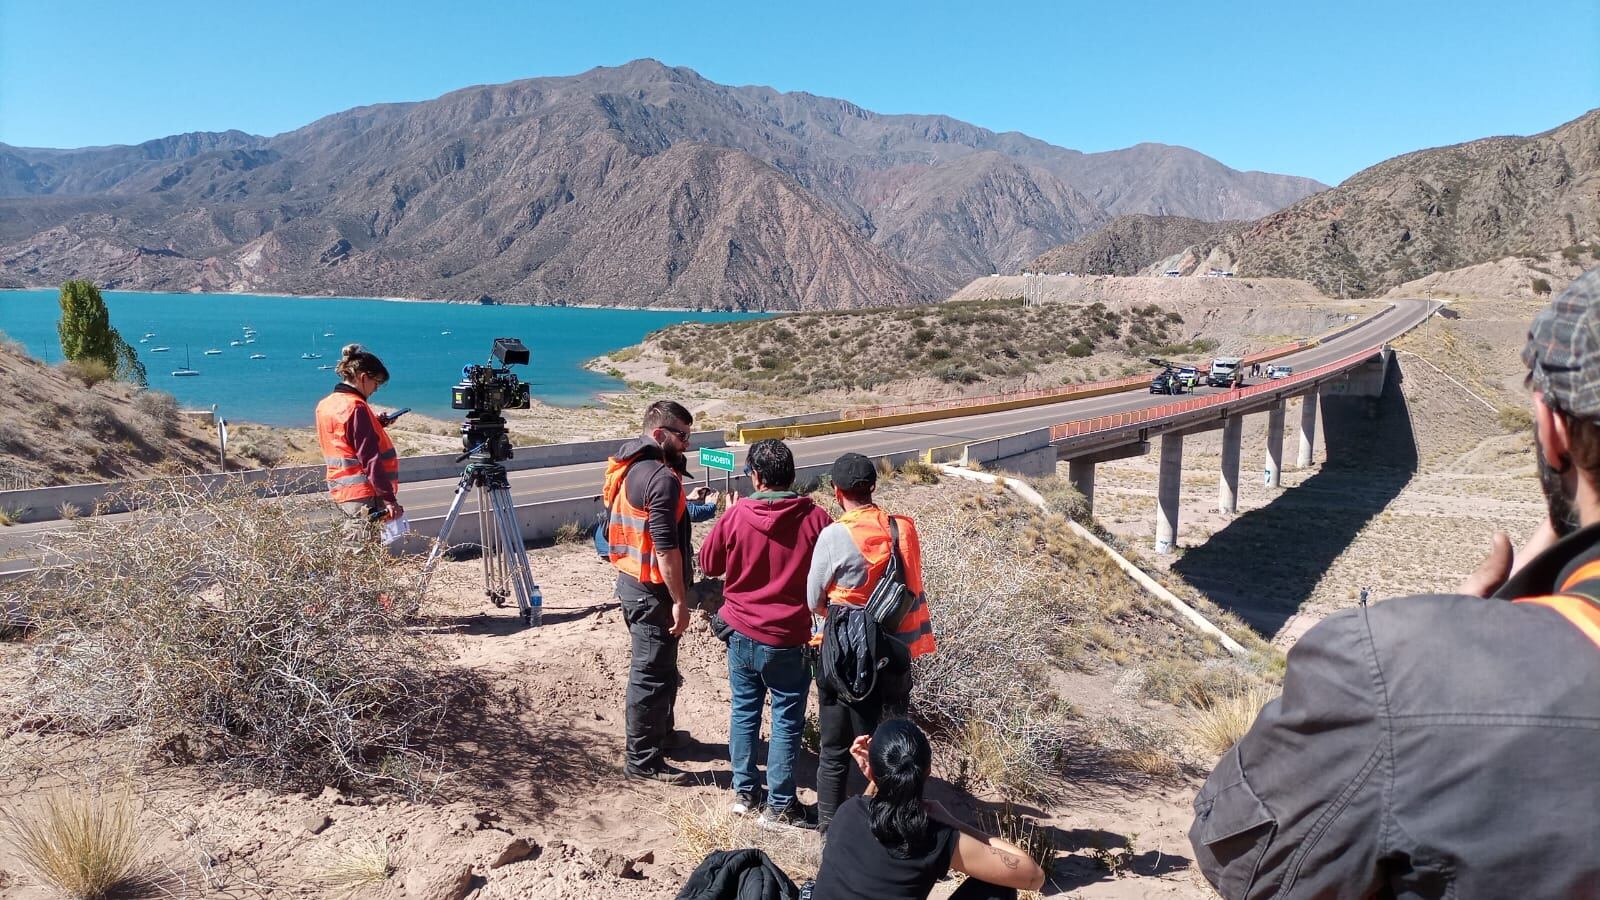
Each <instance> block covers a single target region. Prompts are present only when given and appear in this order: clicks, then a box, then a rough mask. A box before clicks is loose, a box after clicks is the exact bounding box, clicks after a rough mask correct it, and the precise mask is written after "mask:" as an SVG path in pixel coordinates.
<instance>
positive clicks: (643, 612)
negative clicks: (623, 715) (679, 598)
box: [617, 585, 678, 772]
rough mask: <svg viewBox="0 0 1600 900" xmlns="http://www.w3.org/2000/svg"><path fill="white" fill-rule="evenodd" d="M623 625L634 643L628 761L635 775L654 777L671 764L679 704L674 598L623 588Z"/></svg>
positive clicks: (620, 595) (620, 594) (619, 596)
mask: <svg viewBox="0 0 1600 900" xmlns="http://www.w3.org/2000/svg"><path fill="white" fill-rule="evenodd" d="M617 600H618V602H620V603H621V604H622V620H623V621H624V622H625V623H627V626H628V634H629V635H630V636H631V637H632V639H633V646H632V663H631V664H630V665H629V667H628V694H627V700H626V705H627V729H628V732H627V733H628V749H627V754H626V762H625V765H626V766H627V768H628V770H629V771H632V772H649V771H652V770H655V769H657V768H660V767H661V766H662V765H663V764H664V763H665V762H666V757H665V755H664V750H665V744H666V741H667V738H668V737H669V736H670V735H671V734H672V727H673V713H672V709H673V706H674V705H675V704H676V703H677V702H678V639H677V638H675V637H673V636H672V634H671V631H672V598H671V597H670V596H669V595H668V594H667V592H666V589H665V588H662V589H661V592H660V593H659V594H657V593H655V592H653V591H650V590H649V589H645V590H640V589H638V588H634V587H632V586H631V585H630V586H627V587H624V586H622V585H618V588H617Z"/></svg>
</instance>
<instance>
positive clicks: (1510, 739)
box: [1189, 526, 1600, 900]
mask: <svg viewBox="0 0 1600 900" xmlns="http://www.w3.org/2000/svg"><path fill="white" fill-rule="evenodd" d="M1595 559H1600V526H1590V527H1588V528H1585V529H1583V530H1581V531H1579V532H1577V533H1575V534H1573V535H1570V536H1568V537H1567V538H1565V539H1563V540H1562V541H1560V542H1559V543H1557V544H1556V545H1555V546H1554V547H1551V548H1550V549H1549V550H1548V551H1546V552H1545V553H1543V554H1541V555H1540V556H1538V557H1536V558H1535V559H1534V560H1533V561H1531V562H1530V563H1529V564H1528V566H1527V567H1526V568H1524V569H1523V570H1522V571H1520V572H1519V573H1518V574H1517V577H1516V578H1514V579H1513V580H1512V582H1511V583H1509V584H1507V585H1506V587H1505V588H1503V589H1502V590H1501V591H1500V593H1499V595H1497V597H1496V598H1491V599H1487V600H1485V599H1478V598H1473V597H1463V596H1447V595H1422V596H1413V597H1401V598H1398V599H1394V600H1388V601H1385V602H1383V603H1378V604H1376V605H1373V606H1370V607H1364V608H1357V609H1349V610H1344V611H1342V612H1339V613H1337V614H1335V615H1333V616H1330V617H1329V618H1328V619H1326V620H1324V621H1323V622H1321V623H1319V624H1318V625H1317V626H1316V627H1315V628H1313V629H1311V630H1310V631H1309V632H1307V634H1306V635H1305V637H1303V638H1301V639H1300V641H1299V643H1297V644H1296V645H1295V647H1294V649H1293V650H1291V651H1290V653H1289V667H1288V671H1287V673H1286V674H1285V676H1284V682H1283V696H1282V697H1281V698H1280V699H1278V700H1274V701H1273V702H1271V703H1269V704H1268V705H1267V707H1266V708H1265V709H1263V710H1262V711H1261V714H1260V716H1259V717H1258V718H1257V719H1256V722H1255V725H1254V726H1253V727H1252V728H1251V729H1250V731H1249V733H1248V734H1246V735H1245V736H1244V738H1243V739H1241V740H1240V741H1239V743H1238V744H1237V745H1235V746H1234V747H1233V749H1231V750H1229V751H1228V752H1227V753H1226V754H1225V755H1224V756H1223V757H1222V759H1221V760H1220V761H1218V763H1217V766H1216V769H1215V770H1214V771H1212V773H1211V776H1210V778H1209V779H1208V780H1207V781H1206V784H1205V786H1204V788H1202V789H1201V791H1200V794H1199V796H1197V797H1196V798H1195V803H1194V806H1195V820H1194V824H1193V825H1192V826H1191V828H1190V830H1189V839H1190V842H1191V843H1192V845H1193V847H1194V851H1195V858H1196V860H1197V861H1198V863H1199V865H1200V868H1201V870H1202V871H1203V872H1204V873H1205V876H1206V878H1207V879H1208V880H1209V881H1210V882H1211V883H1212V885H1213V886H1215V887H1216V888H1217V890H1218V891H1220V892H1221V893H1222V895H1223V896H1224V897H1227V898H1230V900H1237V898H1264V897H1281V898H1294V897H1352V898H1354V897H1460V898H1477V897H1482V898H1528V900H1533V898H1574V897H1600V646H1597V645H1596V644H1595V643H1594V642H1593V641H1591V640H1590V639H1589V638H1588V637H1586V636H1585V635H1584V633H1583V632H1581V631H1580V630H1579V629H1578V628H1577V627H1576V626H1574V625H1573V624H1572V623H1571V622H1569V621H1568V620H1567V619H1565V618H1564V617H1562V616H1561V615H1560V614H1559V613H1557V612H1555V611H1554V610H1551V609H1548V608H1546V607H1542V606H1536V605H1531V604H1513V603H1510V602H1508V599H1509V598H1514V597H1529V596H1538V595H1546V594H1552V593H1556V592H1557V591H1558V590H1560V589H1561V588H1562V587H1563V586H1565V585H1567V584H1568V579H1569V578H1570V576H1571V575H1572V574H1573V573H1574V572H1575V571H1576V570H1577V569H1578V568H1579V567H1580V566H1582V565H1583V564H1584V563H1587V562H1590V561H1593V560H1595Z"/></svg>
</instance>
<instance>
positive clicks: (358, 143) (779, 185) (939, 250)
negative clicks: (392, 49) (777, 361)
mask: <svg viewBox="0 0 1600 900" xmlns="http://www.w3.org/2000/svg"><path fill="white" fill-rule="evenodd" d="M1323 187H1324V186H1323V185H1321V184H1319V183H1317V182H1315V181H1312V180H1310V179H1306V178H1297V177H1291V176H1284V175H1271V174H1265V173H1260V172H1239V171H1235V170H1233V169H1230V168H1228V167H1226V166H1224V165H1222V164H1221V163H1219V162H1217V161H1216V160H1213V159H1210V158H1209V157H1206V156H1204V155H1202V154H1199V153H1196V152H1195V151H1192V150H1187V149H1185V148H1182V147H1171V146H1164V145H1159V144H1140V145H1137V146H1134V147H1130V148H1127V149H1124V150H1115V151H1110V152H1105V153H1080V152H1078V151H1074V150H1068V149H1064V148H1061V147H1056V146H1053V145H1051V144H1048V143H1045V142H1043V141H1039V140H1036V139H1033V138H1030V137H1028V136H1026V135H1022V134H1019V133H1015V132H1007V133H996V132H992V131H988V130H986V129H983V128H979V127H976V126H974V125H970V124H967V123H965V122H961V121H958V120H956V119H952V118H949V117H946V116H939V115H881V114H878V113H874V112H870V111H868V110H865V109H862V108H861V107H859V106H856V105H855V104H852V103H850V102H848V101H845V100H838V99H830V98H825V97H817V96H813V95H810V94H805V93H780V92H778V91H775V90H772V89H770V88H766V87H756V86H743V87H730V86H726V85H720V84H717V83H714V82H711V81H708V80H706V79H704V78H702V77H701V76H699V75H698V74H696V73H695V72H693V71H691V70H689V69H685V68H670V67H667V66H665V65H662V64H660V63H658V62H655V61H653V60H639V61H635V62H632V63H628V64H626V65H623V66H619V67H615V68H598V69H593V70H591V71H589V72H586V73H583V74H581V75H576V76H571V77H560V78H537V79H530V80H526V81H518V82H512V83H509V84H501V85H488V86H479V87H472V88H466V89H463V90H459V91H455V92H453V93H450V94H446V95H444V96H442V97H439V98H436V99H434V100H429V101H424V102H417V103H393V104H383V105H377V106H368V107H359V108H356V109H351V110H347V111H345V112H341V113H336V114H334V115H331V116H328V117H325V118H323V119H320V120H318V121H316V122H313V123H311V124H309V125H307V126H305V127H303V128H300V129H298V130H295V131H291V132H287V133H285V134H280V135H277V136H275V137H270V138H269V137H260V136H255V135H250V134H246V133H244V132H239V131H228V132H220V133H195V134H184V135H175V136H171V137H166V138H162V139H159V140H155V141H149V142H146V143H144V144H139V145H136V146H117V147H96V148H84V149H77V150H41V149H27V148H16V147H9V146H5V145H0V286H6V285H9V286H24V285H27V286H32V285H54V284H56V283H58V282H60V281H62V280H64V279H67V278H75V277H86V278H93V279H95V280H97V281H98V282H100V283H101V285H102V286H104V287H108V288H121V289H146V290H203V291H250V290H256V291H285V292H292V293H307V294H344V295H356V296H402V297H426V298H436V299H450V300H463V301H473V300H479V301H486V302H488V301H492V302H526V303H557V304H560V303H586V304H602V305H613V304H626V305H637V306H657V305H666V306H692V307H702V308H714V309H785V308H844V307H860V306H878V305H896V304H903V303H907V302H916V301H923V300H931V299H937V298H940V297H943V296H945V295H947V294H948V293H949V292H950V291H951V290H952V289H953V288H955V287H957V286H959V285H961V284H964V283H966V282H967V281H968V280H970V279H971V278H973V277H976V276H978V275H984V274H988V273H990V272H996V271H998V272H1015V271H1017V270H1019V269H1020V268H1021V267H1022V266H1023V265H1024V264H1025V263H1027V262H1028V261H1029V260H1032V259H1033V258H1034V257H1036V256H1038V255H1039V254H1040V253H1042V252H1044V251H1045V250H1047V249H1049V248H1051V247H1053V246H1056V245H1058V244H1061V243H1064V242H1068V241H1072V240H1075V239H1077V238H1080V237H1082V236H1084V235H1086V234H1089V233H1091V232H1093V231H1095V230H1097V229H1099V228H1100V227H1102V226H1104V225H1105V224H1106V223H1107V222H1109V221H1111V220H1112V219H1113V218H1114V217H1116V216H1118V215H1122V214H1128V213H1147V214H1154V215H1162V216H1184V217H1190V218H1194V219H1201V220H1207V221H1214V220H1232V219H1241V220H1248V219H1257V218H1259V217H1261V216H1265V215H1267V214H1269V213H1271V212H1273V211H1276V210H1278V209H1281V208H1283V207H1284V206H1286V205H1289V204H1291V203H1294V202H1295V201H1297V200H1300V199H1302V198H1304V197H1307V196H1309V195H1311V194H1313V193H1314V192H1316V191H1318V190H1321V189H1322V188H1323Z"/></svg>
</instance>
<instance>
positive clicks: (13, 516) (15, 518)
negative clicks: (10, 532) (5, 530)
mask: <svg viewBox="0 0 1600 900" xmlns="http://www.w3.org/2000/svg"><path fill="white" fill-rule="evenodd" d="M20 521H22V510H20V509H16V508H14V507H8V506H0V527H10V526H12V525H15V524H17V523H18V522H20Z"/></svg>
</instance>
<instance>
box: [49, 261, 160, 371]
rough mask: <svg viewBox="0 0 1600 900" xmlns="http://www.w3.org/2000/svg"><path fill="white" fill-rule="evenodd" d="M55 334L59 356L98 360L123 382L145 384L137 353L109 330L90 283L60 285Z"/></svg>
mask: <svg viewBox="0 0 1600 900" xmlns="http://www.w3.org/2000/svg"><path fill="white" fill-rule="evenodd" d="M56 334H57V335H59V336H60V337H61V353H62V355H63V356H65V357H66V358H67V359H69V360H73V361H74V362H76V361H81V360H98V361H100V362H102V363H105V365H106V368H108V369H110V370H111V371H112V372H115V373H116V375H117V377H118V378H121V379H122V380H124V381H131V382H133V383H134V384H144V383H145V381H146V378H145V371H144V364H143V363H141V362H139V354H138V352H137V351H135V350H134V349H133V347H132V346H131V345H130V344H129V343H128V342H127V341H125V340H123V339H122V335H120V334H118V333H117V330H116V329H115V328H113V327H111V313H110V312H109V311H108V310H107V309H106V301H105V300H104V299H102V298H101V296H100V289H99V288H97V287H95V286H94V282H92V281H69V282H67V283H65V284H63V285H61V322H60V323H59V324H58V325H57V326H56Z"/></svg>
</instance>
